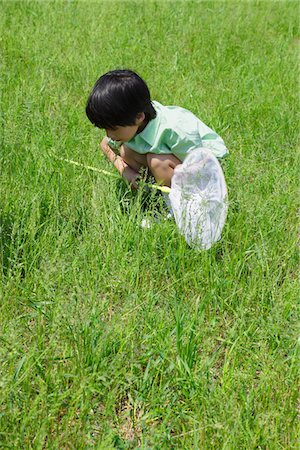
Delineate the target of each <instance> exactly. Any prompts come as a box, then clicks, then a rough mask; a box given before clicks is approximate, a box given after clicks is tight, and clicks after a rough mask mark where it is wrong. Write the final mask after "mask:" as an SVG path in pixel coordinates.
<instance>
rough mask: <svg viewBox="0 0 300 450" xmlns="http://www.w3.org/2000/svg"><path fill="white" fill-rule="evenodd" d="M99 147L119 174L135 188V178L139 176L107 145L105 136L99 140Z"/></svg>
mask: <svg viewBox="0 0 300 450" xmlns="http://www.w3.org/2000/svg"><path fill="white" fill-rule="evenodd" d="M101 149H102V151H103V153H104V154H105V155H106V156H107V158H108V159H109V161H110V162H111V163H112V164H113V165H114V166H115V168H116V169H117V171H118V172H119V173H120V175H122V177H123V178H124V180H126V181H127V182H128V183H129V184H130V186H131V187H132V188H133V189H137V188H138V186H137V184H136V180H137V178H138V177H139V174H138V173H137V172H136V171H135V170H133V169H132V168H131V167H129V166H128V164H127V163H126V162H125V161H124V160H123V158H121V156H118V155H116V153H115V152H114V151H113V150H112V149H111V148H110V146H109V145H108V143H107V140H106V138H104V139H103V140H102V142H101Z"/></svg>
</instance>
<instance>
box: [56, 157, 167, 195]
mask: <svg viewBox="0 0 300 450" xmlns="http://www.w3.org/2000/svg"><path fill="white" fill-rule="evenodd" d="M52 156H53V158H55V159H58V160H59V161H63V162H66V163H68V164H73V166H77V167H82V168H83V169H87V170H92V171H93V172H98V173H101V174H102V175H107V176H109V177H113V178H120V176H119V175H117V174H116V173H112V172H108V171H107V170H104V169H98V168H97V167H92V166H86V165H85V164H81V163H79V162H77V161H73V160H72V159H66V158H61V157H60V156H56V155H52ZM143 185H144V186H147V187H149V188H150V189H155V190H157V191H161V192H165V193H166V194H169V193H170V192H171V188H169V187H168V186H159V185H158V184H149V183H143Z"/></svg>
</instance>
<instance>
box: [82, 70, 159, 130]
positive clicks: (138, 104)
mask: <svg viewBox="0 0 300 450" xmlns="http://www.w3.org/2000/svg"><path fill="white" fill-rule="evenodd" d="M86 114H87V116H88V118H89V119H90V121H91V122H92V123H93V124H94V125H95V126H96V127H98V128H104V129H106V130H114V129H116V128H119V127H128V126H133V125H136V124H137V123H139V121H140V120H141V118H143V121H144V120H146V121H147V122H149V120H152V119H154V117H156V112H155V109H154V107H153V105H152V103H151V99H150V92H149V89H148V87H147V85H146V83H145V82H144V81H143V80H142V78H141V77H140V76H139V75H137V74H136V73H135V72H132V71H131V70H112V71H111V72H108V73H106V74H104V75H102V76H101V77H100V78H99V80H98V81H97V82H96V84H95V86H94V87H93V90H92V92H91V94H90V96H89V98H88V101H87V105H86Z"/></svg>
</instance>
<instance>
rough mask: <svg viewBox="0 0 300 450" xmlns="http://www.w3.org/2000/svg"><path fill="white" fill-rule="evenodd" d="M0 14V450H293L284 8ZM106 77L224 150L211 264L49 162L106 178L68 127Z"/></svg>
mask: <svg viewBox="0 0 300 450" xmlns="http://www.w3.org/2000/svg"><path fill="white" fill-rule="evenodd" d="M0 6H1V12H2V13H1V15H0V23H1V29H0V31H1V33H0V42H1V62H0V64H1V75H0V76H1V92H2V93H1V113H0V114H1V115H0V120H1V124H0V125H1V133H0V136H1V141H0V142H1V156H0V158H1V192H0V194H1V203H0V226H1V252H2V271H1V304H0V316H1V334H0V342H1V345H0V348H1V355H0V358H1V378H0V384H1V396H0V405H1V406H0V420H1V425H0V430H1V431H0V446H1V448H11V449H23V448H24V449H42V448H49V449H89V448H96V449H105V450H106V449H113V448H118V449H133V448H135V449H136V448H141V449H192V448H193V449H197V448H198V449H233V450H236V449H265V450H273V449H274V450H277V449H296V448H297V443H296V435H297V428H296V420H297V413H298V409H297V408H299V404H297V375H298V373H297V372H298V368H297V364H298V363H299V358H298V356H297V318H298V316H297V301H298V295H299V289H298V288H297V278H296V272H297V268H298V253H297V245H296V242H297V233H296V228H297V219H296V209H297V206H298V200H297V195H298V193H299V192H298V189H297V187H298V186H297V185H298V170H297V166H298V164H299V161H298V158H297V156H296V155H297V152H298V148H299V147H298V143H297V139H298V134H299V84H298V77H299V65H298V63H299V61H298V53H299V42H300V41H299V33H298V32H299V21H298V13H299V5H298V3H297V2H256V1H253V2H236V3H233V2H229V1H228V2H196V1H185V2H163V1H160V2H141V1H136V2H133V1H132V2H115V3H114V2H97V3H91V2H76V1H68V2H67V1H65V2H36V3H34V2H27V1H22V2H12V1H6V2H1V5H0ZM117 67H128V68H131V69H133V70H136V71H138V72H139V73H140V74H141V75H142V76H143V77H144V78H145V79H146V81H147V82H148V84H149V87H150V89H151V92H152V96H153V98H154V99H156V100H158V101H161V102H162V103H165V104H177V105H181V106H183V107H186V108H188V109H190V110H192V111H193V112H194V113H195V114H197V115H198V116H199V117H200V118H201V120H203V121H204V122H205V123H207V124H208V125H209V126H211V127H212V128H215V129H216V130H217V131H218V132H219V133H220V135H221V136H222V137H223V139H224V140H225V142H226V144H227V146H228V148H229V149H230V157H229V158H228V159H227V160H226V162H225V164H224V170H225V175H226V179H227V183H228V189H229V197H230V207H229V215H228V220H227V224H226V227H225V230H224V233H223V237H222V240H221V241H220V242H219V243H218V244H217V245H216V246H215V247H213V248H212V249H211V250H209V251H207V252H195V251H193V250H191V249H189V248H188V247H187V245H186V244H185V242H184V239H183V238H182V237H181V236H179V234H178V232H177V230H176V227H175V225H174V224H173V223H172V222H166V223H160V224H157V225H156V226H154V227H153V229H151V230H142V229H140V227H139V218H140V215H141V201H142V199H141V195H140V194H138V195H137V196H136V197H135V198H131V195H130V193H129V192H127V191H126V189H125V188H124V187H123V186H121V185H120V183H119V182H116V180H114V179H109V178H106V177H102V176H101V175H96V174H94V173H90V172H87V171H85V170H82V169H77V168H74V167H72V166H68V165H64V164H63V163H61V162H59V161H57V160H54V159H52V158H51V157H50V156H49V155H50V154H51V152H55V153H56V154H57V155H59V156H62V157H66V158H70V159H75V160H77V161H80V162H82V163H84V164H90V165H94V166H98V167H102V168H105V169H107V170H111V168H110V166H109V164H108V163H107V161H106V160H105V158H104V156H102V154H101V152H100V151H99V142H100V139H101V137H102V136H103V133H101V132H100V131H99V130H97V129H94V128H93V127H92V126H91V125H90V123H89V122H88V120H87V119H86V117H85V112H84V109H85V102H86V98H87V96H88V93H89V91H90V89H91V87H92V85H93V83H94V82H95V80H96V79H97V78H98V76H99V75H100V74H102V73H104V72H106V71H108V70H110V69H113V68H117ZM298 167H299V166H298ZM128 203H129V207H128V208H127V207H125V208H124V207H123V206H124V204H125V206H126V205H127V206H128ZM122 205H123V206H122Z"/></svg>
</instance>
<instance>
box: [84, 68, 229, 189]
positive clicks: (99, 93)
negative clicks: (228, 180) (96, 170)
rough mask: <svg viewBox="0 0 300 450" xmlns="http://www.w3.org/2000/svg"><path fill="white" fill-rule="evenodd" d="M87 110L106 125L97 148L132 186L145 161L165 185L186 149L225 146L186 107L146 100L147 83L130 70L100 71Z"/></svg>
mask: <svg viewBox="0 0 300 450" xmlns="http://www.w3.org/2000/svg"><path fill="white" fill-rule="evenodd" d="M86 114H87V116H88V118H89V119H90V121H91V122H92V123H93V124H94V125H95V126H97V127H98V128H102V129H105V131H106V135H107V137H105V138H104V139H103V140H102V142H101V148H102V150H103V152H104V154H105V155H106V156H107V157H108V159H109V160H110V161H111V162H112V164H113V165H114V166H115V167H116V169H117V170H118V171H119V173H120V174H121V175H122V176H123V178H124V179H125V180H127V181H128V182H129V183H130V184H131V186H132V187H134V188H136V187H137V184H136V181H137V179H138V177H139V170H140V169H141V167H148V168H149V170H150V172H151V173H152V175H153V176H154V177H155V179H156V182H157V183H158V184H163V185H165V186H169V187H170V186H171V179H172V176H173V173H174V169H175V167H176V166H177V165H178V164H180V163H181V162H182V161H183V160H184V159H185V157H186V155H187V154H188V153H189V152H190V151H191V150H193V149H195V148H199V147H205V148H208V149H210V150H211V152H212V153H213V154H214V155H215V156H216V157H218V158H221V157H223V156H224V155H226V153H227V152H228V151H227V149H226V146H225V144H224V142H223V140H222V139H221V138H220V136H218V135H217V133H215V132H214V131H213V130H211V129H210V128H209V127H208V126H206V125H205V124H204V123H203V122H201V121H200V120H199V119H198V118H197V117H196V116H195V115H194V114H193V113H191V112H190V111H188V110H186V109H184V108H180V107H178V106H163V105H161V104H160V103H159V102H156V101H151V98H150V92H149V89H148V87H147V85H146V83H145V82H144V81H143V80H142V78H141V77H140V76H139V75H138V74H136V73H135V72H133V71H131V70H113V71H111V72H108V73H106V74H104V75H102V76H101V77H100V78H99V80H98V81H97V82H96V84H95V86H94V88H93V90H92V92H91V94H90V96H89V98H88V101H87V106H86Z"/></svg>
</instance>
